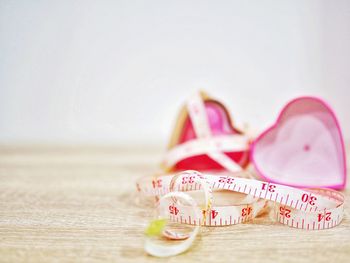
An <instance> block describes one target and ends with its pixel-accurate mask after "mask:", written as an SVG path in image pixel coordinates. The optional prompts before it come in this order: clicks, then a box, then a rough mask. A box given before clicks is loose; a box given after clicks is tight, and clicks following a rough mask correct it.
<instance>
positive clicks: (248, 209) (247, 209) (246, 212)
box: [242, 207, 252, 216]
mask: <svg viewBox="0 0 350 263" xmlns="http://www.w3.org/2000/svg"><path fill="white" fill-rule="evenodd" d="M251 212H252V208H251V207H245V208H243V209H242V216H249V215H250V213H251Z"/></svg>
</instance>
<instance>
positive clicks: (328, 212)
mask: <svg viewBox="0 0 350 263" xmlns="http://www.w3.org/2000/svg"><path fill="white" fill-rule="evenodd" d="M197 174H199V173H198V172H195V171H186V172H184V173H180V174H179V175H177V176H178V177H179V178H180V179H179V180H181V183H179V184H177V187H176V189H174V190H175V191H177V192H195V191H199V190H201V188H202V186H201V184H198V183H197V182H195V177H196V176H197ZM202 177H203V178H204V179H205V180H207V181H208V183H209V185H210V189H211V191H213V192H215V191H220V190H227V191H231V192H238V193H243V194H247V195H249V196H252V197H253V199H252V202H251V203H248V204H239V205H235V206H229V205H225V206H217V205H215V203H214V204H213V205H212V207H211V211H210V212H209V214H210V215H208V216H207V217H206V218H205V220H203V215H202V216H201V217H196V216H195V215H194V214H193V213H192V211H191V209H190V208H189V207H187V206H181V205H178V206H177V205H176V204H175V203H171V202H169V211H168V212H169V214H168V215H169V218H170V219H171V220H172V221H176V222H179V223H184V224H193V225H197V224H198V225H204V226H226V225H234V224H238V223H242V222H244V221H247V220H249V219H251V218H253V217H255V216H256V215H257V214H258V213H259V212H260V211H261V209H262V208H263V207H264V206H265V204H266V201H272V202H274V203H276V204H277V208H278V209H277V210H278V213H277V221H278V222H280V223H282V224H285V225H288V226H290V227H295V228H301V229H307V230H320V229H327V228H331V227H334V226H336V225H338V224H339V223H340V222H341V220H342V218H343V210H344V197H343V195H342V194H341V193H339V192H337V191H334V190H330V189H305V190H302V189H297V188H293V187H289V186H285V185H280V184H274V183H268V182H264V181H258V180H254V179H248V178H240V177H231V176H218V175H211V174H203V175H202ZM172 178H173V175H165V176H161V177H158V178H157V179H154V180H152V182H151V183H145V182H143V181H142V180H141V181H139V182H138V190H139V191H140V192H142V193H143V194H145V195H148V196H156V197H158V198H160V197H162V196H163V195H164V194H167V193H169V192H171V187H170V182H171V181H172ZM214 202H215V200H214Z"/></svg>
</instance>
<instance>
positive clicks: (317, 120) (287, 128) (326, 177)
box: [250, 97, 346, 189]
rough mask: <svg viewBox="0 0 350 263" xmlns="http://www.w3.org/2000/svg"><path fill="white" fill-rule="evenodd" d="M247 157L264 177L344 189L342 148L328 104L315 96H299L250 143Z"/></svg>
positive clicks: (334, 119) (289, 182)
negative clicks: (248, 156) (273, 122)
mask: <svg viewBox="0 0 350 263" xmlns="http://www.w3.org/2000/svg"><path fill="white" fill-rule="evenodd" d="M250 159H251V162H252V163H253V165H254V167H255V170H256V171H257V173H258V175H260V176H261V177H262V178H264V179H265V180H268V181H271V182H275V183H281V184H286V185H291V186H296V187H328V188H334V189H344V187H345V185H346V158H345V147H344V141H343V136H342V132H341V129H340V126H339V122H338V120H337V118H336V116H335V113H334V112H333V110H332V109H331V107H330V106H329V105H328V104H327V103H326V102H325V101H323V100H321V99H319V98H315V97H299V98H296V99H294V100H292V101H290V102H289V103H288V104H287V105H286V106H285V107H284V108H283V109H282V111H281V113H280V115H279V116H278V118H277V120H276V122H275V124H273V125H272V126H271V127H269V128H268V129H267V130H265V131H264V132H263V133H261V134H260V135H259V136H258V137H257V138H256V139H255V140H254V142H253V144H252V146H251V151H250Z"/></svg>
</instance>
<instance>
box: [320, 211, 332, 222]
mask: <svg viewBox="0 0 350 263" xmlns="http://www.w3.org/2000/svg"><path fill="white" fill-rule="evenodd" d="M331 214H332V213H331V212H327V213H326V214H318V222H321V220H322V219H323V218H324V219H325V220H326V221H329V220H331V219H332V218H331Z"/></svg>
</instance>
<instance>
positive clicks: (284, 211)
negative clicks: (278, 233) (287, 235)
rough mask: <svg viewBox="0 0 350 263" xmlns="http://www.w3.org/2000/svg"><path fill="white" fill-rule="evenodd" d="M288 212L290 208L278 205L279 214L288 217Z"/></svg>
mask: <svg viewBox="0 0 350 263" xmlns="http://www.w3.org/2000/svg"><path fill="white" fill-rule="evenodd" d="M290 212H291V210H290V209H288V208H285V207H283V206H280V215H281V216H285V217H286V218H290Z"/></svg>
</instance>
